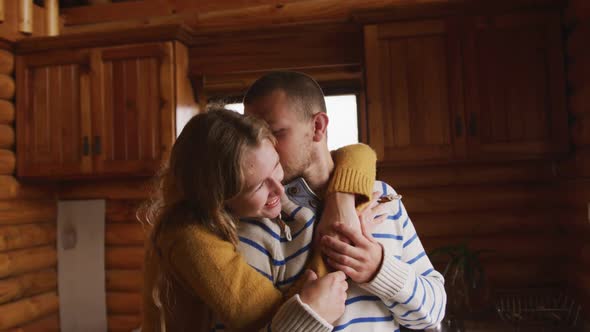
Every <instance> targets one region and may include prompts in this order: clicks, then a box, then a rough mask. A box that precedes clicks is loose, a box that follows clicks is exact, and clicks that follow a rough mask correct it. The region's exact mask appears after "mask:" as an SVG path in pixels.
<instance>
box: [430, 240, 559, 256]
mask: <svg viewBox="0 0 590 332" xmlns="http://www.w3.org/2000/svg"><path fill="white" fill-rule="evenodd" d="M421 241H422V244H423V245H424V248H425V249H426V250H427V251H428V252H430V251H432V250H433V249H434V248H438V247H442V246H445V245H450V244H454V243H455V242H456V241H457V239H456V238H454V237H449V238H443V237H436V238H421ZM461 243H465V244H466V245H467V246H469V247H470V248H472V249H474V250H476V249H485V250H490V251H491V252H490V253H487V254H485V256H482V260H483V261H503V260H514V261H534V260H537V259H547V260H552V261H555V260H558V259H560V258H563V257H565V255H567V254H569V250H568V247H567V246H566V244H567V242H566V239H565V237H562V236H556V234H530V235H523V234H516V235H503V234H500V235H495V236H482V237H470V238H468V239H464V240H463V241H461ZM548 245H551V248H552V250H540V248H545V247H547V246H548Z"/></svg>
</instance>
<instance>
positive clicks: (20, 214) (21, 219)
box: [0, 199, 57, 225]
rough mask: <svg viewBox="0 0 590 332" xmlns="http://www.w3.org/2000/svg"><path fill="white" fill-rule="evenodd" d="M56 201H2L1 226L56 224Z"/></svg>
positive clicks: (0, 203) (0, 205)
mask: <svg viewBox="0 0 590 332" xmlns="http://www.w3.org/2000/svg"><path fill="white" fill-rule="evenodd" d="M56 218H57V203H56V201H55V200H50V199H45V200H0V225H17V224H35V223H55V220H56Z"/></svg>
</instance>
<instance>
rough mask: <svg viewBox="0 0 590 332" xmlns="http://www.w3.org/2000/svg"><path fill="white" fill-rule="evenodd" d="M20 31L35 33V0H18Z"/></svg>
mask: <svg viewBox="0 0 590 332" xmlns="http://www.w3.org/2000/svg"><path fill="white" fill-rule="evenodd" d="M18 4H19V7H18V11H19V12H18V31H20V32H22V33H25V34H32V33H33V0H18Z"/></svg>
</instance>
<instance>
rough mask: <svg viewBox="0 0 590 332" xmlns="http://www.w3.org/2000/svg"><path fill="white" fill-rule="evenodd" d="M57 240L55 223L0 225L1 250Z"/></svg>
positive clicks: (45, 243) (51, 242)
mask: <svg viewBox="0 0 590 332" xmlns="http://www.w3.org/2000/svg"><path fill="white" fill-rule="evenodd" d="M55 240H56V229H55V224H54V223H51V224H32V225H31V224H29V225H18V226H0V252H2V251H7V250H13V249H22V248H28V247H35V246H40V245H47V244H53V243H55Z"/></svg>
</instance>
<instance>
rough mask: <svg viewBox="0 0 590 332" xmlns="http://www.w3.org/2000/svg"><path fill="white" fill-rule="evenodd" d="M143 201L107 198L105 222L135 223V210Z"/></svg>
mask: <svg viewBox="0 0 590 332" xmlns="http://www.w3.org/2000/svg"><path fill="white" fill-rule="evenodd" d="M142 203H143V201H140V200H129V199H111V200H107V202H106V204H107V210H106V218H107V223H136V222H139V221H138V220H137V216H136V211H137V210H138V208H139V207H140V206H141V204H142Z"/></svg>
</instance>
